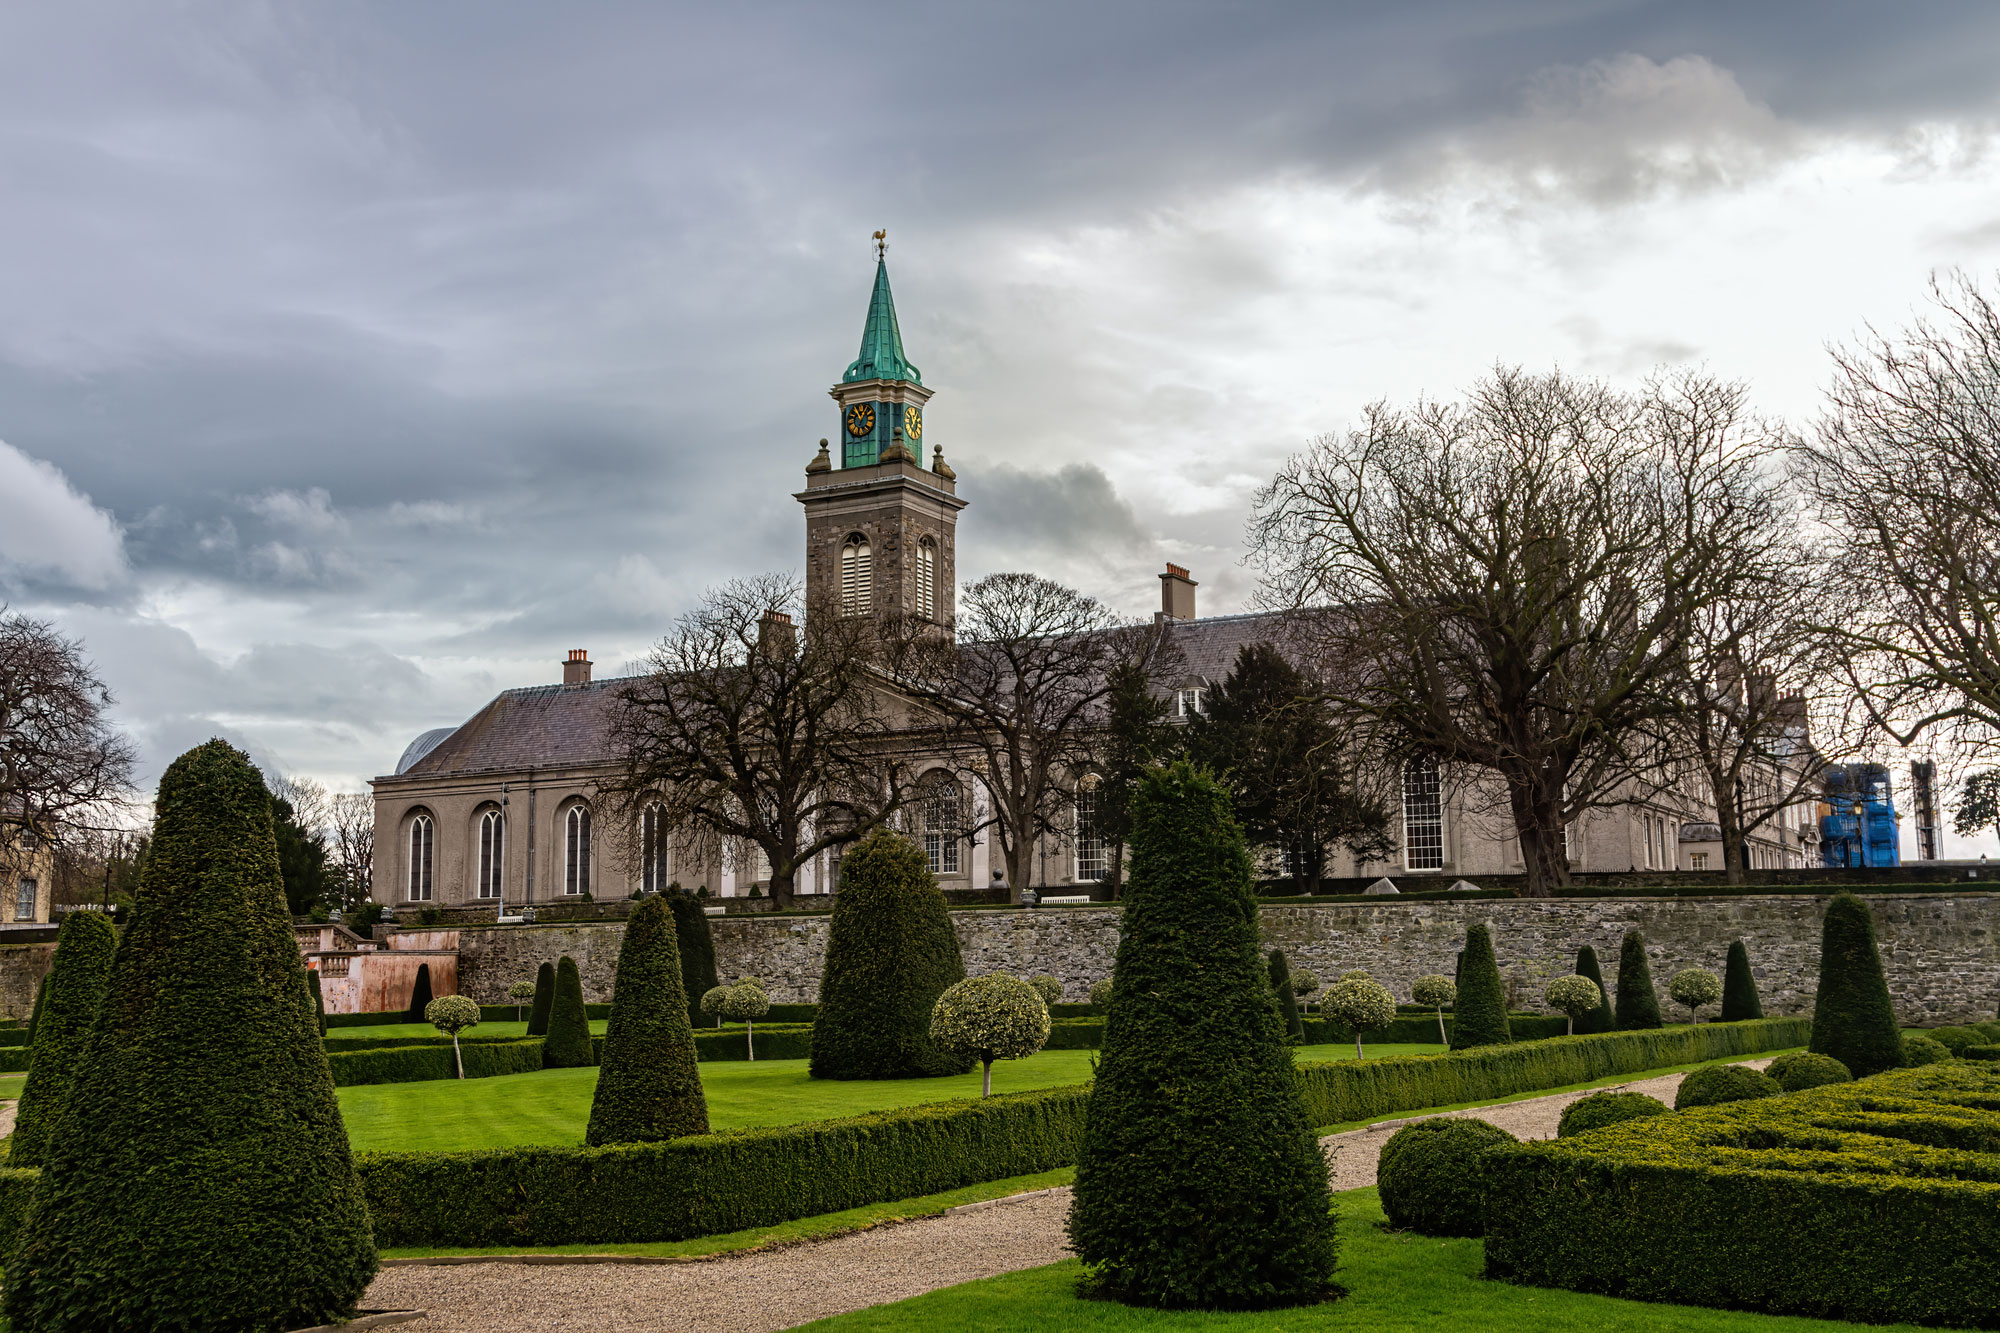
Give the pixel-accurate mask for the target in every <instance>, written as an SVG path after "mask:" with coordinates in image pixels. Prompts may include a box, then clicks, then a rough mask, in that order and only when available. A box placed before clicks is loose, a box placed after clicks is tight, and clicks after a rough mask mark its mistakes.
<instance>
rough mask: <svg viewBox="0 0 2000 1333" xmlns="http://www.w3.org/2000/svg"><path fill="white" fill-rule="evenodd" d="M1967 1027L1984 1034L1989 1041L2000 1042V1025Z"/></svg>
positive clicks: (1972, 1024) (1969, 1024)
mask: <svg viewBox="0 0 2000 1333" xmlns="http://www.w3.org/2000/svg"><path fill="white" fill-rule="evenodd" d="M1965 1026H1966V1027H1969V1028H1971V1029H1973V1030H1974V1031H1975V1032H1978V1033H1980V1034H1982V1035H1983V1036H1984V1037H1985V1038H1986V1040H1988V1041H2000V1023H1967V1024H1966V1025H1965Z"/></svg>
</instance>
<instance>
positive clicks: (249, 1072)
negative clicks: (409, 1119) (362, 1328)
mask: <svg viewBox="0 0 2000 1333" xmlns="http://www.w3.org/2000/svg"><path fill="white" fill-rule="evenodd" d="M154 808H155V811H156V814H155V819H154V825H153V839H152V843H151V848H150V851H149V853H148V855H147V858H146V864H145V867H144V869H143V870H142V871H141V872H140V880H139V887H138V910H137V911H136V912H135V913H134V914H133V917H132V921H131V924H129V925H128V926H127V927H126V929H125V933H124V937H123V938H122V939H121V940H120V941H119V942H118V948H117V952H116V955H115V957H114V959H113V962H112V967H111V979H110V982H109V983H108V985H107V987H106V989H105V993H104V1000H103V1003H102V1005H101V1007H100V1008H99V1011H98V1016H97V1021H96V1023H95V1025H94V1026H93V1028H92V1031H91V1037H90V1043H89V1045H88V1047H87V1048H86V1049H85V1051H84V1054H83V1058H82V1060H81V1061H80V1062H79V1063H78V1064H77V1066H76V1068H75V1072H74V1074H73V1076H72V1078H71V1081H70V1088H69V1094H68V1103H69V1105H71V1106H73V1107H88V1108H90V1109H89V1113H88V1119H87V1122H86V1121H85V1120H83V1119H82V1118H80V1117H72V1116H69V1115H67V1114H66V1115H65V1116H64V1123H65V1125H68V1124H75V1125H77V1126H78V1131H77V1132H75V1133H69V1132H62V1133H57V1134H54V1135H51V1136H50V1137H49V1139H48V1140H47V1143H46V1146H45V1148H44V1153H43V1159H42V1169H41V1174H40V1176H39V1178H38V1179H36V1181H35V1182H34V1184H33V1191H34V1194H33V1201H32V1202H31V1204H30V1205H29V1208H28V1212H27V1215H26V1217H25V1218H24V1219H23V1220H22V1221H21V1223H20V1227H19V1230H18V1231H17V1232H16V1233H15V1234H16V1235H17V1236H18V1238H19V1239H18V1241H17V1244H16V1247H15V1250H14V1253H13V1255H12V1256H11V1258H10V1259H9V1261H8V1266H7V1274H6V1283H5V1296H4V1300H5V1314H6V1316H7V1318H8V1320H9V1322H10V1326H11V1327H12V1328H14V1329H16V1330H20V1331H21V1333H28V1330H54V1329H64V1330H83V1329H141V1328H144V1329H165V1328H172V1329H177V1330H182V1331H183V1333H220V1331H221V1330H242V1329H288V1328H306V1327H311V1326H313V1325H317V1324H328V1323H333V1322H335V1321H337V1320H341V1319H345V1318H348V1317H350V1316H352V1315H353V1313H354V1308H355V1303H356V1301H357V1300H358V1299H359V1298H360V1296H361V1293H362V1292H363V1291H364V1290H365V1289H366V1288H367V1286H368V1282H369V1280H370V1279H371V1278H372V1277H373V1276H374V1274H375V1270H376V1257H375V1245H374V1240H373V1237H372V1236H371V1234H370V1231H369V1224H368V1209H367V1204H366V1201H365V1199H364V1196H363V1194H362V1190H361V1181H360V1178H359V1177H358V1176H357V1175H356V1173H355V1170H354V1161H353V1157H352V1155H351V1153H350V1150H349V1148H348V1139H347V1130H346V1127H345V1126H344V1125H343V1124H342V1122H341V1117H340V1103H339V1102H338V1100H336V1098H335V1095H334V1087H333V1074H332V1072H331V1070H330V1069H329V1067H328V1065H327V1058H326V1050H325V1048H324V1046H323V1045H322V1043H321V1041H320V1037H319V1033H318V1031H317V1030H316V1027H315V1025H314V1023H313V1014H312V1008H311V1006H310V1005H309V1004H308V1002H307V994H308V991H307V982H306V968H305V963H304V961H303V959H302V958H301V957H300V954H299V947H298V943H297V941H296V939H295V938H294V936H293V933H292V920H291V916H290V914H289V913H288V912H287V911H286V907H285V897H284V881H283V878H282V876H281V874H280V872H279V868H278V850H277V844H276V840H275V838H274V836H273V832H272V825H271V799H270V794H269V793H268V792H267V791H266V789H265V787H264V781H263V779H262V778H261V777H260V776H259V775H258V772H257V769H256V767H255V766H254V765H253V764H252V763H251V762H250V760H249V757H248V756H246V755H244V754H242V753H240V752H238V751H237V750H235V749H234V748H232V747H231V746H229V745H228V744H226V743H224V742H222V741H210V742H208V743H207V744H205V745H201V746H198V747H196V748H195V749H193V750H191V751H189V752H188V753H186V754H184V755H182V756H181V757H180V758H179V759H177V760H175V761H174V762H173V764H171V765H170V766H169V767H168V768H167V771H166V773H165V774H164V775H163V776H162V777H161V779H160V788H159V795H158V799H157V801H156V803H155V807H154Z"/></svg>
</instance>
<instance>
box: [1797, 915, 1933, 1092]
mask: <svg viewBox="0 0 2000 1333" xmlns="http://www.w3.org/2000/svg"><path fill="white" fill-rule="evenodd" d="M1948 1044H1949V1043H1947V1045H1948ZM1811 1049H1812V1050H1813V1051H1815V1052H1816V1053H1818V1054H1820V1055H1830V1056H1832V1057H1833V1058H1834V1059H1836V1060H1838V1061H1840V1063H1842V1064H1844V1065H1846V1066H1847V1067H1848V1068H1849V1069H1850V1070H1852V1071H1853V1072H1854V1077H1856V1078H1867V1077H1868V1076H1869V1075H1870V1074H1879V1073H1881V1072H1882V1071H1883V1070H1885V1069H1894V1068H1895V1067H1896V1066H1898V1065H1900V1064H1901V1063H1902V1062H1903V1033H1902V1030H1901V1029H1900V1028H1899V1027H1897V1025H1896V1008H1895V1006H1894V1005H1893V1004H1891V1003H1890V1001H1889V983H1888V981H1887V979H1886V978H1884V977H1883V975H1882V956H1881V954H1880V953H1879V952H1878V951H1877V950H1876V947H1875V919H1874V918H1873V917H1872V916H1870V915H1869V913H1868V904H1866V903H1864V902H1862V901H1861V900H1860V899H1859V898H1857V897H1855V896H1854V895H1853V894H1851V893H1837V894H1835V895H1834V896H1833V898H1832V900H1831V901H1829V902H1828V903H1827V905H1826V918H1825V921H1824V923H1823V925H1822V927H1821V931H1820V948H1819V995H1818V998H1817V1000H1816V1001H1815V1003H1814V1005H1813V1035H1812V1047H1811Z"/></svg>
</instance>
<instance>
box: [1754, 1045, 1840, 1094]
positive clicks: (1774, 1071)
mask: <svg viewBox="0 0 2000 1333" xmlns="http://www.w3.org/2000/svg"><path fill="white" fill-rule="evenodd" d="M1764 1072H1765V1073H1766V1074H1769V1075H1770V1076H1771V1078H1772V1080H1773V1081H1774V1082H1775V1083H1777V1085H1778V1086H1779V1087H1780V1088H1782V1089H1784V1090H1785V1091H1786V1092H1804V1091H1805V1090H1806V1089H1807V1088H1823V1087H1825V1086H1826V1085H1827V1084H1829V1083H1852V1082H1853V1081H1854V1075H1852V1074H1850V1073H1848V1072H1847V1066H1846V1065H1844V1064H1842V1063H1840V1061H1838V1060H1836V1059H1834V1058H1833V1057H1832V1056H1830V1055H1814V1054H1813V1053H1812V1052H1811V1051H1798V1052H1795V1053H1793V1054H1791V1055H1781V1056H1779V1057H1778V1058H1777V1059H1775V1060H1773V1061H1771V1063H1770V1065H1769V1066H1768V1067H1766V1069H1765V1070H1764Z"/></svg>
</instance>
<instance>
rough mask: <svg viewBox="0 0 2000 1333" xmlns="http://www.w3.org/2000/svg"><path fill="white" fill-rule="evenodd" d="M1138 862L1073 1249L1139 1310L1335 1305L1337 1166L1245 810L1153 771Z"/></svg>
mask: <svg viewBox="0 0 2000 1333" xmlns="http://www.w3.org/2000/svg"><path fill="white" fill-rule="evenodd" d="M1131 858H1132V860H1131V866H1132V876H1131V882H1130V885H1129V886H1128V888H1127V890H1126V907H1125V913H1124V920H1123V922H1122V923H1121V926H1120V930H1119V938H1118V957H1117V962H1116V965H1115V967H1114V970H1113V973H1112V985H1111V998H1110V1004H1109V1008H1108V1013H1107V1016H1106V1019H1105V1028H1104V1048H1103V1051H1102V1052H1101V1054H1100V1055H1099V1057H1098V1062H1097V1078H1096V1080H1095V1081H1094V1082H1093V1083H1092V1085H1091V1093H1090V1104H1089V1108H1088V1112H1087V1115H1086V1119H1085V1122H1084V1129H1083V1137H1082V1142H1081V1144H1080V1145H1079V1150H1078V1155H1077V1167H1076V1196H1075V1201H1074V1203H1073V1205H1072V1207H1071V1209H1070V1217H1069V1234H1070V1240H1071V1243H1072V1244H1073V1245H1074V1246H1075V1248H1076V1251H1077V1253H1078V1255H1079V1256H1081V1257H1082V1259H1083V1261H1084V1263H1085V1265H1086V1266H1087V1269H1088V1272H1089V1281H1090V1283H1091V1284H1092V1285H1093V1286H1094V1287H1096V1288H1097V1289H1098V1290H1099V1291H1101V1292H1102V1293H1104V1294H1106V1295H1109V1296H1113V1297H1116V1298H1118V1299H1120V1300H1124V1301H1129V1302H1132V1303H1135V1304H1143V1305H1157V1306H1168V1307H1184V1308H1192V1309H1223V1308H1228V1309H1237V1308H1252V1307H1260V1306H1278V1305H1289V1304H1299V1303H1303V1302H1307V1301H1316V1300H1320V1299H1323V1298H1325V1297H1326V1296H1327V1295H1328V1294H1329V1290H1330V1285H1331V1282H1332V1278H1333V1268H1334V1258H1335V1251H1334V1218H1333V1212H1332V1201H1331V1199H1330V1197H1329V1195H1328V1193H1327V1169H1326V1161H1325V1158H1324V1157H1323V1156H1322V1155H1321V1153H1320V1148H1319V1144H1318V1142H1317V1141H1316V1139H1315V1138H1314V1135H1313V1131H1312V1124H1311V1122H1310V1121H1309V1120H1308V1119H1307V1118H1306V1114H1305V1109H1304V1106H1303V1105H1302V1103H1301V1102H1300V1100H1299V1093H1298V1084H1297V1081H1296V1078H1295V1076H1294V1074H1293V1072H1292V1055H1291V1052H1290V1051H1289V1050H1288V1049H1287V1048H1286V1046H1285V1043H1284V1033H1283V1030H1282V1029H1281V1028H1280V1026H1279V1023H1278V1014H1277V1010H1276V1008H1275V1007H1274V1006H1273V1005H1272V1003H1271V993H1270V979H1269V974H1268V970H1267V963H1266V961H1265V959H1264V958H1263V957H1262V956H1261V945H1260V943H1259V940H1258V937H1257V906H1256V900H1255V898H1253V897H1252V888H1251V878H1250V857H1249V855H1248V853H1247V852H1246V851H1245V850H1244V845H1243V834H1242V830H1241V829H1240V828H1239V827H1238V826H1237V823H1236V819H1235V816H1234V814H1233V812H1232V802H1231V799H1230V795H1229V793H1228V792H1227V791H1226V790H1225V789H1223V788H1222V787H1221V786H1220V785H1219V784H1217V783H1216V782H1215V781H1214V780H1213V779H1211V778H1210V777H1208V776H1207V775H1206V774H1205V773H1203V772H1201V771H1199V770H1197V769H1195V768H1194V767H1193V766H1191V765H1189V764H1187V763H1186V762H1180V763H1176V764H1173V765H1171V766H1170V767H1167V768H1164V769H1153V770H1151V771H1149V772H1147V773H1146V774H1145V775H1144V776H1143V777H1142V778H1141V779H1140V781H1139V784H1138V790H1137V792H1136V794H1135V798H1134V802H1133V830H1132V837H1131Z"/></svg>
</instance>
